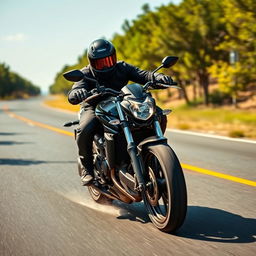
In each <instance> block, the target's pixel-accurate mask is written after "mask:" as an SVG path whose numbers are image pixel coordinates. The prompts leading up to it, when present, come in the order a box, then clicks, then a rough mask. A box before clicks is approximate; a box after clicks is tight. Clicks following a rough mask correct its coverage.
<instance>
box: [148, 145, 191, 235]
mask: <svg viewBox="0 0 256 256" xmlns="http://www.w3.org/2000/svg"><path fill="white" fill-rule="evenodd" d="M143 161H144V166H145V173H146V174H145V179H146V183H147V182H149V183H150V186H149V187H147V189H146V191H145V193H144V195H143V200H144V204H145V206H146V209H147V211H148V214H149V218H150V219H151V221H152V223H153V224H154V225H155V226H156V227H157V228H158V229H159V230H161V231H163V232H175V231H176V230H177V229H178V228H180V227H181V225H182V224H183V222H184V219H185V216H186V212H187V191H186V184H185V179H184V175H183V171H182V168H181V165H180V162H179V160H178V158H177V156H176V155H175V153H174V151H173V150H172V149H171V148H170V147H169V146H168V145H165V144H161V145H150V146H148V147H147V148H146V149H145V151H144V154H143Z"/></svg>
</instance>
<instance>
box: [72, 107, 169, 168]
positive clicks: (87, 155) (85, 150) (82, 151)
mask: <svg viewBox="0 0 256 256" xmlns="http://www.w3.org/2000/svg"><path fill="white" fill-rule="evenodd" d="M157 108H158V107H157ZM159 109H160V108H158V110H159ZM160 124H161V128H162V131H163V133H164V132H165V130H166V124H167V118H166V116H161V120H160ZM100 129H102V127H101V125H100V122H99V120H98V119H97V117H96V116H95V109H94V107H92V106H86V107H85V108H84V111H83V112H82V113H81V118H80V123H79V127H78V128H77V136H76V142H77V146H78V154H79V157H80V159H81V161H82V164H83V165H84V167H85V168H86V169H87V170H89V171H92V170H93V155H92V143H93V137H94V135H95V134H96V133H97V132H98V131H100Z"/></svg>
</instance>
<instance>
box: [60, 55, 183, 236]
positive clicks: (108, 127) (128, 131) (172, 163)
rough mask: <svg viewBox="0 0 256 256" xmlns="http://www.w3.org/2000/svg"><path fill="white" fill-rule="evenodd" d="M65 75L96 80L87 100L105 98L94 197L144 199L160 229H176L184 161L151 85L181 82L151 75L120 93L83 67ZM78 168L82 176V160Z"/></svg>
mask: <svg viewBox="0 0 256 256" xmlns="http://www.w3.org/2000/svg"><path fill="white" fill-rule="evenodd" d="M177 60H178V57H174V56H167V57H165V58H164V59H163V60H162V64H161V65H160V66H159V67H158V68H157V69H155V70H154V71H153V72H152V74H154V73H155V72H156V71H158V70H159V69H161V68H169V67H171V66H173V65H174V64H175V63H176V62H177ZM63 76H64V77H65V79H67V80H69V81H73V82H77V81H80V80H81V79H86V80H90V81H92V82H94V83H95V89H93V90H92V91H91V92H89V94H88V97H87V98H86V99H85V101H84V102H90V101H91V100H95V98H98V97H101V99H102V100H100V102H99V103H98V105H97V106H96V109H95V114H96V117H97V118H98V119H99V121H100V123H101V124H102V126H103V128H104V129H103V130H104V131H103V132H97V134H95V136H94V140H93V159H94V160H93V163H94V177H95V178H94V181H93V183H92V184H90V185H89V186H88V190H89V193H90V195H91V197H92V198H93V200H94V201H96V202H98V203H109V202H111V201H112V200H120V201H122V202H124V203H128V204H130V203H133V202H140V201H142V200H143V201H144V205H145V207H146V209H147V213H148V215H149V218H150V220H151V221H152V223H153V224H154V225H155V227H157V228H158V229H159V230H161V231H163V232H175V231H176V230H177V229H179V228H180V227H181V225H182V224H183V222H184V219H185V216H186V211H187V191H186V183H185V179H184V175H183V171H182V168H181V165H180V162H179V160H178V158H177V156H176V154H175V152H174V151H173V149H172V148H171V147H170V146H169V145H168V143H167V139H166V138H165V137H164V135H163V132H162V130H161V126H160V123H159V119H160V118H161V116H163V115H167V114H169V113H170V112H171V111H170V110H159V109H158V108H156V103H155V100H154V98H153V97H152V95H151V93H150V91H149V89H150V88H154V86H153V85H157V86H161V88H179V87H178V86H177V83H175V82H173V83H172V84H170V85H166V84H158V83H156V81H155V80H154V75H152V78H151V81H150V82H147V83H146V84H145V85H144V86H142V85H139V84H128V85H126V86H124V87H123V88H122V89H121V91H115V90H113V89H110V88H105V87H103V86H101V85H100V84H99V83H98V82H97V80H94V79H92V78H89V77H86V76H85V75H84V74H83V73H82V72H81V71H80V70H72V71H68V72H66V73H64V74H63ZM179 89H180V88H179ZM102 96H104V97H102ZM78 123H79V120H77V121H73V122H67V123H65V124H64V126H65V127H69V126H72V125H76V124H78ZM75 131H76V130H75ZM78 170H79V174H80V176H81V163H78Z"/></svg>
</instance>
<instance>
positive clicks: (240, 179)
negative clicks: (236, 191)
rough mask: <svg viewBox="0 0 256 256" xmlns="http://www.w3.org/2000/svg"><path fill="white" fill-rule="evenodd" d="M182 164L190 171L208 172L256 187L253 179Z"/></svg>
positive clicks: (211, 174)
mask: <svg viewBox="0 0 256 256" xmlns="http://www.w3.org/2000/svg"><path fill="white" fill-rule="evenodd" d="M181 166H182V168H184V169H187V170H190V171H194V172H199V173H203V174H206V175H210V176H214V177H218V178H221V179H224V180H231V181H234V182H237V183H242V184H245V185H249V186H252V187H256V182H255V181H252V180H246V179H242V178H238V177H235V176H232V175H227V174H224V173H220V172H215V171H211V170H207V169H203V168H200V167H196V166H192V165H189V164H181Z"/></svg>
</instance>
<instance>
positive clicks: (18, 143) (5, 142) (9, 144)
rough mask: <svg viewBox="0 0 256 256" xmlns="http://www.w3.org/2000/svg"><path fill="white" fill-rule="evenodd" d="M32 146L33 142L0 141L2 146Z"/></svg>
mask: <svg viewBox="0 0 256 256" xmlns="http://www.w3.org/2000/svg"><path fill="white" fill-rule="evenodd" d="M22 144H32V142H17V141H0V146H11V145H22Z"/></svg>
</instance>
